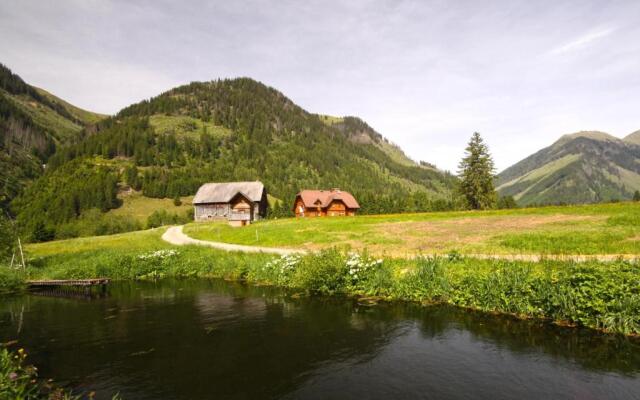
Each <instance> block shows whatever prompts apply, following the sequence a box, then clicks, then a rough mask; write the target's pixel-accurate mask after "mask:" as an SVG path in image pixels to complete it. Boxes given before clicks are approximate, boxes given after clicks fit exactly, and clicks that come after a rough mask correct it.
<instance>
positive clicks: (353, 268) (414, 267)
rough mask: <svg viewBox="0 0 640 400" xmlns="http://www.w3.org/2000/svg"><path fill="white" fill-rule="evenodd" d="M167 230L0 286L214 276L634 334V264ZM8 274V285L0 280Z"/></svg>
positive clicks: (77, 250)
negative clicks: (314, 245) (273, 244)
mask: <svg viewBox="0 0 640 400" xmlns="http://www.w3.org/2000/svg"><path fill="white" fill-rule="evenodd" d="M163 231H164V229H156V230H149V231H143V232H135V233H129V234H122V235H114V236H107V237H94V238H82V239H72V240H68V241H58V242H50V243H44V244H37V245H29V246H28V247H27V254H28V257H29V267H28V268H27V271H26V273H22V272H19V271H9V270H8V269H6V268H2V270H3V271H4V272H2V274H4V275H0V287H2V285H5V289H6V288H7V287H11V286H13V287H16V286H17V287H19V286H20V284H21V283H22V282H23V281H24V280H25V279H42V278H51V279H66V278H78V279H80V278H93V277H110V278H113V279H158V278H163V277H180V278H186V277H216V278H225V279H237V280H246V281H248V282H250V283H254V284H268V285H277V286H280V287H285V288H290V289H292V290H296V291H303V292H307V293H310V294H312V293H320V294H326V295H331V294H346V295H354V296H360V297H368V298H375V299H387V300H406V301H417V302H423V303H447V304H452V305H456V306H460V307H468V308H472V309H477V310H482V311H487V312H498V313H509V314H514V315H517V316H519V317H536V318H548V319H552V320H554V321H564V322H566V323H569V324H576V325H582V326H587V327H591V328H596V329H603V330H606V331H610V332H618V333H623V334H638V333H640V265H638V264H636V263H631V262H625V261H618V262H613V263H598V262H585V263H579V264H576V263H571V262H558V261H544V262H538V263H530V262H513V261H496V260H476V259H472V258H463V257H459V256H450V257H418V258H413V259H400V258H379V259H378V258H373V257H371V256H368V255H367V254H366V252H365V253H363V254H360V255H358V254H355V255H354V254H347V253H345V252H343V251H339V250H337V249H329V250H324V251H321V252H319V253H314V254H310V255H306V256H304V257H294V256H289V257H284V258H278V257H275V256H272V255H265V254H244V253H228V252H222V251H217V250H213V249H210V248H203V247H193V246H189V247H179V248H178V247H171V246H170V245H168V244H166V243H165V242H163V241H162V240H161V238H160V236H161V235H162V233H163ZM3 276H4V278H3Z"/></svg>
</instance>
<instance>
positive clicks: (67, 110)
mask: <svg viewBox="0 0 640 400" xmlns="http://www.w3.org/2000/svg"><path fill="white" fill-rule="evenodd" d="M104 117H105V116H103V115H100V114H95V113H92V112H89V111H85V110H82V109H80V108H78V107H75V106H73V105H71V104H69V103H67V102H65V101H63V100H61V99H59V98H57V97H56V96H54V95H52V94H51V93H49V92H46V91H45V90H42V89H39V88H36V87H34V86H31V85H29V84H27V83H26V82H25V81H24V80H22V78H20V77H19V76H18V75H16V74H14V73H13V72H12V71H11V70H10V69H9V68H7V67H5V66H4V65H2V64H0V210H2V209H6V207H7V206H8V203H9V202H10V201H11V199H12V198H13V197H15V196H16V195H17V194H18V193H20V192H21V191H22V188H23V187H24V185H25V184H27V183H28V182H29V181H30V180H32V179H35V178H36V177H37V176H39V175H40V174H41V173H42V164H43V163H45V162H46V160H47V159H48V157H49V156H51V155H52V154H53V153H54V152H55V151H56V148H58V147H59V146H62V145H65V144H68V143H72V142H74V141H77V140H79V139H80V134H81V132H82V131H83V130H84V129H85V128H87V127H89V126H91V125H92V124H95V123H97V122H98V121H100V120H101V119H103V118H104Z"/></svg>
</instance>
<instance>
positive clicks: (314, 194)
mask: <svg viewBox="0 0 640 400" xmlns="http://www.w3.org/2000/svg"><path fill="white" fill-rule="evenodd" d="M358 209H360V205H359V204H358V202H357V201H356V199H355V198H354V197H353V195H352V194H351V193H349V192H344V191H342V190H340V189H331V190H303V191H301V192H300V193H298V194H297V195H296V200H295V202H294V206H293V211H294V213H295V214H296V217H326V216H329V217H334V216H344V215H356V211H357V210H358Z"/></svg>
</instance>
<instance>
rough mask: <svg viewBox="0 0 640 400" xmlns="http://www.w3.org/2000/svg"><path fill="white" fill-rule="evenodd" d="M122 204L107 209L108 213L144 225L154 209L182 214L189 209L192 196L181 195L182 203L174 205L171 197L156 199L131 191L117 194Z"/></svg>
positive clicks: (191, 206)
mask: <svg viewBox="0 0 640 400" xmlns="http://www.w3.org/2000/svg"><path fill="white" fill-rule="evenodd" d="M119 198H120V199H121V200H122V205H121V206H120V207H118V208H114V209H112V210H109V212H108V215H112V216H121V217H130V218H133V219H135V220H136V221H138V222H140V223H141V224H142V225H144V224H145V223H146V222H147V219H148V218H149V216H150V215H151V214H153V213H154V212H155V211H163V210H164V211H166V212H168V213H171V214H176V215H179V216H184V215H186V214H187V212H189V211H191V209H192V208H193V205H192V204H191V201H192V200H193V196H183V197H181V198H180V200H181V202H182V204H181V205H179V206H176V205H174V204H173V199H156V198H151V197H144V196H143V195H142V193H141V192H132V193H131V194H126V195H123V194H121V195H119Z"/></svg>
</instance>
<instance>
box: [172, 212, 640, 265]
mask: <svg viewBox="0 0 640 400" xmlns="http://www.w3.org/2000/svg"><path fill="white" fill-rule="evenodd" d="M184 232H185V233H186V234H188V235H190V236H192V237H194V238H197V239H203V240H213V241H222V242H228V243H237V244H247V245H259V246H271V247H288V248H305V249H309V250H319V249H324V248H330V247H334V246H339V247H344V248H348V249H353V250H360V251H361V250H364V249H366V250H367V251H369V252H370V253H372V254H376V255H387V256H394V257H403V256H414V255H416V254H448V253H450V252H452V251H457V252H460V253H462V254H543V255H544V254H549V255H562V254H572V255H574V254H583V255H589V254H625V255H635V254H640V203H637V202H636V203H632V202H626V203H609V204H596V205H582V206H557V207H540V208H525V209H513V210H492V211H456V212H434V213H419V214H393V215H361V216H356V217H350V218H306V219H280V220H267V221H261V222H259V223H256V224H254V225H251V226H249V227H245V228H231V227H229V226H228V225H227V224H225V223H216V222H213V223H191V224H188V225H187V226H186V227H185V228H184Z"/></svg>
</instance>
